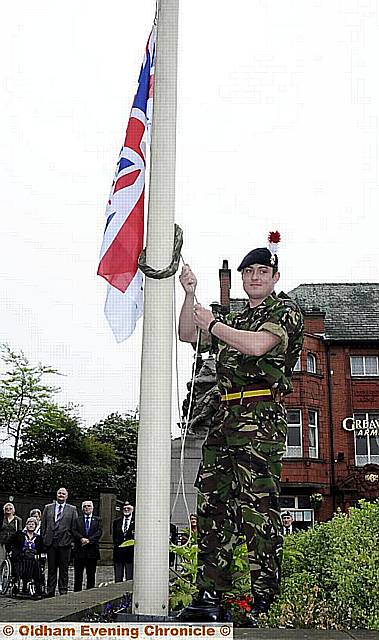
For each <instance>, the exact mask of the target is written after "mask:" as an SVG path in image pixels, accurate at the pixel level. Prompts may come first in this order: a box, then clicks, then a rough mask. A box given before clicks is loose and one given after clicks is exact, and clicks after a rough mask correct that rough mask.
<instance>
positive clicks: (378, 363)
mask: <svg viewBox="0 0 379 640" xmlns="http://www.w3.org/2000/svg"><path fill="white" fill-rule="evenodd" d="M354 358H362V363H363V373H354V372H353V360H354ZM366 358H376V373H367V372H366ZM350 371H351V376H352V377H353V378H362V377H370V378H373V377H377V376H379V356H376V355H365V356H363V355H362V356H359V355H354V356H350Z"/></svg>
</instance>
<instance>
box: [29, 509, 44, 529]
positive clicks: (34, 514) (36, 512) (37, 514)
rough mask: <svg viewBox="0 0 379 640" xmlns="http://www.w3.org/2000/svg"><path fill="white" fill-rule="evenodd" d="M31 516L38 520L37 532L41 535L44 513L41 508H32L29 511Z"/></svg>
mask: <svg viewBox="0 0 379 640" xmlns="http://www.w3.org/2000/svg"><path fill="white" fill-rule="evenodd" d="M29 517H30V518H36V520H37V528H36V534H37V535H39V534H40V531H41V518H42V513H41V510H40V509H31V510H30V512H29Z"/></svg>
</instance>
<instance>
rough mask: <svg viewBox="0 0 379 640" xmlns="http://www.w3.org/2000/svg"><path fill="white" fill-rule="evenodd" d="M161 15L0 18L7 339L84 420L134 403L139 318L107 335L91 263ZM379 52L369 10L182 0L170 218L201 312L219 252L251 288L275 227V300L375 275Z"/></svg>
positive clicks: (133, 11)
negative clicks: (251, 272)
mask: <svg viewBox="0 0 379 640" xmlns="http://www.w3.org/2000/svg"><path fill="white" fill-rule="evenodd" d="M154 8H155V2H154V1H153V0H138V2H131V1H130V0H129V1H125V0H124V1H122V2H121V0H107V2H100V0H91V2H90V1H89V0H81V1H80V2H76V1H75V2H74V1H73V0H66V2H65V3H64V4H63V5H62V3H58V2H57V1H56V0H51V1H49V2H48V1H47V0H32V1H31V0H28V1H26V0H18V1H17V2H14V3H6V4H4V6H3V8H2V20H1V25H0V30H1V31H0V56H1V60H2V65H1V81H0V92H1V93H0V104H1V114H2V116H1V119H0V131H1V134H0V135H1V161H0V180H1V191H0V198H1V210H2V244H1V253H0V263H1V276H2V277H1V289H0V291H1V330H2V333H1V336H2V338H1V339H2V341H6V342H8V343H9V344H10V345H11V346H12V347H13V348H14V349H20V348H22V349H23V350H24V351H25V353H26V354H27V356H28V357H29V358H30V360H31V361H32V362H35V361H38V360H40V361H42V362H43V363H44V364H51V365H53V366H55V367H57V368H58V369H59V370H60V371H61V373H62V374H64V377H62V378H61V380H60V383H61V386H62V393H61V394H60V395H59V400H60V401H61V402H66V401H72V402H76V403H79V404H80V405H81V410H80V412H81V415H82V418H83V421H84V423H85V424H87V425H90V424H92V423H93V422H95V421H96V420H98V419H100V418H102V417H105V416H106V415H108V414H109V413H110V412H111V411H121V412H123V411H126V410H128V409H131V410H133V409H134V408H135V407H136V405H137V404H138V396H139V361H140V344H141V327H139V328H138V330H137V331H136V332H135V334H134V335H133V336H132V337H131V338H130V339H129V340H127V341H126V342H124V343H122V344H121V345H117V344H116V342H115V341H114V339H113V336H112V334H111V331H110V329H109V327H108V325H107V323H106V321H105V318H104V316H103V303H104V299H105V291H106V284H105V282H104V281H102V279H100V278H99V277H97V276H96V269H97V262H98V255H99V249H100V245H101V238H102V233H103V226H104V209H105V203H106V200H107V197H108V193H109V189H110V184H111V181H112V178H113V174H114V170H115V163H116V160H117V156H118V151H119V148H120V146H121V143H122V140H123V136H124V131H125V127H126V124H127V120H128V116H129V111H130V107H131V102H132V98H133V95H134V93H135V90H136V82H137V77H138V72H139V68H140V65H141V61H142V56H143V51H144V46H145V43H146V39H147V36H148V33H149V30H150V28H151V24H152V21H153V17H154ZM378 60H379V26H378V14H377V3H376V1H375V0H339V1H337V0H234V2H233V3H230V2H221V1H220V0H217V1H216V0H207V2H204V0H202V1H200V0H182V1H181V7H180V32H179V70H178V80H179V94H178V122H177V127H178V139H177V213H176V221H177V222H178V223H179V224H180V226H181V227H182V228H183V230H184V247H183V255H184V258H185V260H186V261H188V262H189V263H190V264H191V266H192V267H193V269H194V270H195V271H196V272H197V274H198V277H199V288H198V297H199V299H200V301H202V302H203V303H204V304H208V303H210V302H212V301H213V300H215V299H217V298H218V289H219V287H218V269H219V268H220V266H221V263H222V260H223V259H225V258H227V259H228V260H229V265H230V267H231V269H232V273H233V275H232V287H233V288H232V294H233V295H234V296H241V295H242V289H241V286H240V282H239V277H238V274H237V273H236V271H235V269H236V267H237V266H238V263H239V261H240V260H241V258H242V257H243V256H244V255H245V254H246V253H247V252H248V251H249V250H250V249H251V248H253V247H255V246H257V245H258V246H260V245H264V244H265V241H266V236H267V233H268V231H269V230H271V229H273V230H275V229H279V230H280V231H281V233H282V238H283V240H282V246H281V251H280V265H281V272H282V280H281V283H280V284H281V287H280V288H281V289H283V290H286V291H288V290H290V289H291V288H293V287H295V286H297V285H298V284H300V283H304V282H378V274H377V264H378V233H377V232H378V211H379V189H378V116H379V86H378V85H379V83H378ZM178 297H179V300H180V301H181V300H182V296H181V293H180V292H179V294H178ZM140 324H141V323H140ZM180 362H181V373H180V377H181V385H182V387H183V386H184V381H185V380H186V379H188V375H189V371H190V365H191V350H190V348H189V347H187V346H186V345H181V347H180ZM182 392H183V388H182ZM175 421H176V417H174V422H175Z"/></svg>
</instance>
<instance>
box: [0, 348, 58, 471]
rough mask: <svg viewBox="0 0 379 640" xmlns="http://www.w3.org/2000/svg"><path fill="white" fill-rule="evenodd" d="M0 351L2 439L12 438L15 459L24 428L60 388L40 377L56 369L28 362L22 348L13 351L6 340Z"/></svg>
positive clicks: (33, 420) (41, 411) (32, 421)
mask: <svg viewBox="0 0 379 640" xmlns="http://www.w3.org/2000/svg"><path fill="white" fill-rule="evenodd" d="M0 351H1V355H0V359H1V360H2V361H3V363H4V364H5V365H6V371H5V372H4V373H2V374H1V377H0V426H1V427H3V428H4V429H5V431H6V435H5V437H3V438H2V441H3V442H4V441H5V440H9V439H10V438H13V440H14V448H13V457H14V459H15V460H16V459H17V457H18V455H19V449H20V446H21V442H22V437H23V431H24V430H25V429H26V428H27V427H28V426H29V425H31V424H33V423H34V422H35V421H36V420H38V419H39V418H40V417H41V415H42V414H43V413H44V412H45V411H46V408H47V406H48V405H49V404H50V403H51V401H52V398H53V395H54V394H55V393H56V392H57V391H59V387H54V386H51V385H48V384H44V383H43V381H42V380H43V378H44V376H45V375H47V374H54V375H59V373H58V371H57V370H56V369H53V368H52V367H49V366H45V365H42V364H41V363H39V364H38V365H36V366H31V365H30V363H29V360H28V359H27V357H26V356H25V355H24V353H23V352H22V351H20V352H19V353H16V352H15V351H12V349H11V348H10V347H9V346H8V345H7V344H3V345H1V347H0Z"/></svg>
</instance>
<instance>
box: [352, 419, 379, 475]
mask: <svg viewBox="0 0 379 640" xmlns="http://www.w3.org/2000/svg"><path fill="white" fill-rule="evenodd" d="M354 423H355V430H354V438H355V464H356V465H357V467H363V466H364V465H365V464H370V463H371V464H379V413H357V414H355V415H354Z"/></svg>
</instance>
